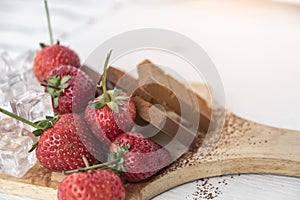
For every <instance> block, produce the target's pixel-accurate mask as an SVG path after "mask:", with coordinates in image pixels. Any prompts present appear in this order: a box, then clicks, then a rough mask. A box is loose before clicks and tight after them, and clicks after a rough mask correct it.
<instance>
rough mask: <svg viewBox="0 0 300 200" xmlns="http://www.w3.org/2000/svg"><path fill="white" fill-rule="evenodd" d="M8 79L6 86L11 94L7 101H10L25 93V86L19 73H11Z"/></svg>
mask: <svg viewBox="0 0 300 200" xmlns="http://www.w3.org/2000/svg"><path fill="white" fill-rule="evenodd" d="M8 77H9V80H8V86H9V89H10V94H11V97H10V99H9V100H11V99H12V98H16V97H17V96H20V95H22V94H24V93H25V92H26V90H27V89H26V84H25V82H24V80H23V78H22V76H21V74H20V73H18V72H11V73H9V74H8Z"/></svg>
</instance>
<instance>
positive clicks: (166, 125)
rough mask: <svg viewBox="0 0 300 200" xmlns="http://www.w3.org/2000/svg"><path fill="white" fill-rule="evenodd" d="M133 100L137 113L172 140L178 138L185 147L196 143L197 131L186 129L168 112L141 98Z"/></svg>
mask: <svg viewBox="0 0 300 200" xmlns="http://www.w3.org/2000/svg"><path fill="white" fill-rule="evenodd" d="M132 100H133V101H134V103H135V105H136V109H137V113H138V114H139V116H140V117H141V118H142V119H143V120H145V121H147V122H149V123H150V124H151V125H153V126H154V127H156V128H157V129H158V130H160V131H162V132H163V133H165V134H166V135H168V136H169V137H170V138H172V139H173V138H176V140H177V141H179V142H180V143H181V144H183V145H185V146H190V145H191V144H192V143H193V142H194V139H195V138H196V135H197V130H194V131H192V130H190V129H188V128H186V127H184V126H183V125H182V124H181V123H179V122H177V121H176V120H174V119H172V118H171V116H169V115H168V114H167V113H166V112H164V111H162V110H161V109H159V108H158V107H156V106H155V105H152V104H151V103H149V102H147V101H145V100H144V99H142V98H141V97H139V96H135V97H133V98H132Z"/></svg>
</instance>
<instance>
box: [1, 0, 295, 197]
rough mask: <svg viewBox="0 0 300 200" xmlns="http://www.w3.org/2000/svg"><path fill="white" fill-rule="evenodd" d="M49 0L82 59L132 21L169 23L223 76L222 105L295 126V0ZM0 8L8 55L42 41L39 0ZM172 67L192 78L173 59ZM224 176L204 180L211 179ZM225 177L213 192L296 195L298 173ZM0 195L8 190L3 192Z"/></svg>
mask: <svg viewBox="0 0 300 200" xmlns="http://www.w3.org/2000/svg"><path fill="white" fill-rule="evenodd" d="M49 5H50V9H51V11H52V12H51V14H52V18H51V19H52V23H53V29H54V30H53V31H54V33H55V35H56V37H55V38H59V39H60V40H61V43H63V44H66V45H70V47H71V48H73V49H74V50H76V51H77V52H78V54H79V55H80V57H81V60H82V61H84V59H85V58H86V57H87V56H88V55H89V53H91V52H92V51H93V50H94V49H95V48H96V47H97V46H98V45H99V44H101V43H102V42H104V41H105V40H107V39H109V38H110V37H111V36H113V35H117V34H118V33H122V32H124V31H130V30H133V29H137V28H165V29H170V30H173V31H176V32H179V33H181V34H184V35H186V36H187V37H189V38H191V39H192V40H194V41H195V42H197V43H198V44H199V45H200V46H201V47H202V48H204V49H205V51H206V52H207V54H208V55H209V56H210V57H211V59H212V60H213V62H214V63H215V65H216V67H217V69H218V71H219V73H220V76H221V78H222V81H223V84H224V89H225V95H226V107H227V108H228V109H229V110H231V111H233V112H234V113H236V114H238V115H240V116H242V117H244V118H247V119H250V120H253V121H256V122H259V123H263V124H267V125H271V126H276V127H282V128H288V129H295V130H300V106H299V102H300V89H299V88H298V86H299V85H300V79H299V75H300V39H299V36H300V6H299V5H297V4H284V3H278V2H272V1H263V0H261V1H258V0H257V1H256V0H254V1H253V0H252V1H251V0H249V1H246V0H243V1H233V0H232V1H230V0H223V1H221V0H219V1H216V0H210V1H208V0H207V1H205V0H199V1H196V0H194V1H192V0H185V1H184V0H160V1H159V0H152V1H147V0H118V1H107V0H105V1H104V0H103V1H96V0H87V1H79V0H75V1H71V0H67V1H64V3H62V1H59V0H49ZM0 16H1V17H0V50H5V51H7V52H8V53H10V54H11V55H12V56H13V57H15V56H17V55H18V54H20V53H22V52H25V51H26V50H27V49H35V48H37V47H38V42H40V41H45V42H47V41H48V36H47V29H46V24H45V23H46V18H45V16H44V10H43V3H42V1H34V0H29V1H26V3H25V1H20V0H13V1H1V2H0ZM138 62H139V60H138V61H136V63H138ZM156 62H159V61H156ZM165 62H166V61H165ZM170 62H171V61H170ZM136 63H134V64H136ZM174 70H176V71H178V72H180V73H181V74H182V75H183V76H184V77H186V79H190V80H192V76H191V75H190V74H189V73H188V72H187V71H185V70H184V69H182V68H180V66H178V67H177V68H176V69H174ZM299 148H300V147H299ZM223 179H224V177H221V178H211V179H210V180H209V181H210V182H211V183H214V184H216V185H218V184H217V182H218V180H223ZM226 179H227V182H228V185H227V186H226V187H225V186H224V187H222V188H221V191H222V193H223V194H221V195H219V197H218V199H238V200H239V199H289V200H298V199H300V179H299V178H289V177H279V176H271V175H241V176H234V177H233V178H229V177H227V178H226ZM195 185H196V183H195V182H193V183H189V184H186V185H183V186H180V187H178V188H175V189H173V190H171V191H168V192H166V193H164V194H162V195H160V196H158V197H157V198H156V199H185V198H188V199H189V198H190V199H191V197H192V196H191V194H192V193H193V192H194V191H195ZM0 199H14V197H13V198H12V197H5V195H3V196H2V197H1V196H0Z"/></svg>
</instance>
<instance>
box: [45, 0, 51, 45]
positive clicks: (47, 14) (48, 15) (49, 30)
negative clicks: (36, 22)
mask: <svg viewBox="0 0 300 200" xmlns="http://www.w3.org/2000/svg"><path fill="white" fill-rule="evenodd" d="M44 4H45V10H46V16H47V24H48V32H49V36H50V44H51V45H53V34H52V28H51V22H50V14H49V8H48V3H47V0H44Z"/></svg>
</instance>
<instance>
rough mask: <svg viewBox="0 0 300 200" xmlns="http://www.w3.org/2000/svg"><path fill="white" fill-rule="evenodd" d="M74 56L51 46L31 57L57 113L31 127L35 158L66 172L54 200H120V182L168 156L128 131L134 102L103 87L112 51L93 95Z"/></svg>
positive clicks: (144, 174)
mask: <svg viewBox="0 0 300 200" xmlns="http://www.w3.org/2000/svg"><path fill="white" fill-rule="evenodd" d="M49 52H50V53H49ZM74 55H76V54H75V53H74V52H73V51H71V50H70V49H68V48H66V47H64V46H61V45H58V44H56V45H53V46H48V47H45V48H43V49H42V50H41V51H40V52H39V53H38V54H37V56H36V58H35V62H34V72H35V74H36V76H37V78H38V80H42V79H44V78H45V80H44V81H43V82H41V84H42V85H43V86H44V87H45V91H46V92H48V93H49V94H50V95H51V97H52V105H53V110H54V112H55V113H56V114H58V115H57V116H55V117H48V118H47V119H46V120H43V121H39V122H36V123H35V124H36V126H37V130H36V131H34V134H35V135H36V136H40V138H39V141H38V144H36V147H37V148H36V156H37V158H38V160H39V162H40V164H41V165H42V166H43V167H45V168H47V169H49V170H51V171H61V172H65V173H66V174H71V175H69V176H67V177H66V178H65V179H64V180H63V181H62V182H61V184H60V185H59V187H58V199H59V200H68V199H85V200H87V199H124V198H125V189H124V185H123V182H122V181H121V180H122V179H123V180H125V181H129V182H138V181H142V180H144V179H147V178H148V177H150V176H152V175H153V174H155V173H156V172H157V171H158V170H160V169H161V168H163V167H165V166H166V165H168V164H169V163H170V160H171V159H170V154H169V152H168V151H167V150H165V149H164V148H162V147H161V146H160V145H158V144H157V143H155V142H154V141H152V140H150V139H149V138H146V137H144V136H143V135H142V134H141V133H136V132H130V131H131V129H132V127H133V125H134V120H135V117H136V109H135V105H134V103H133V101H132V100H131V98H130V97H129V96H128V95H127V94H126V93H125V92H123V91H121V90H120V89H110V90H108V89H107V88H106V68H107V65H108V62H109V58H110V55H111V52H109V54H108V55H107V59H106V61H105V65H104V72H103V74H102V81H101V83H102V84H101V86H100V87H102V91H103V94H102V95H100V96H98V97H95V91H96V87H99V85H98V86H97V85H94V84H93V81H92V80H91V79H90V78H89V76H88V75H87V74H86V73H84V72H83V71H81V70H80V68H78V66H74V63H77V61H78V60H79V58H78V56H74ZM51 63H52V64H51ZM45 74H46V76H45ZM105 160H106V161H107V163H106V164H105V163H104V164H103V163H102V164H100V165H99V162H100V161H105ZM117 174H118V175H119V176H118V175H117ZM120 177H121V178H122V179H121V178H120Z"/></svg>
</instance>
